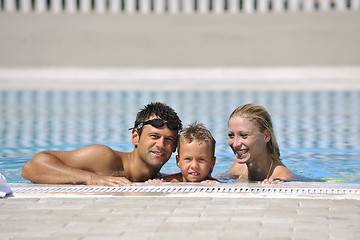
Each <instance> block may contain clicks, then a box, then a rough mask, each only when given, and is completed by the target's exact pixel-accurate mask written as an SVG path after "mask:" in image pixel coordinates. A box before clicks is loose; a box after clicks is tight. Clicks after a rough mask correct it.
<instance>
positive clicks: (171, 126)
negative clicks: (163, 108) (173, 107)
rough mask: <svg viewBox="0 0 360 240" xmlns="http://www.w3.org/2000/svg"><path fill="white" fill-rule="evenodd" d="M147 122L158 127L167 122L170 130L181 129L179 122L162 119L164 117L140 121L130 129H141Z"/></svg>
mask: <svg viewBox="0 0 360 240" xmlns="http://www.w3.org/2000/svg"><path fill="white" fill-rule="evenodd" d="M147 124H150V125H151V126H153V127H156V128H160V127H162V126H164V124H166V125H167V127H168V128H169V129H170V130H176V131H177V130H179V128H180V126H179V124H178V123H177V122H174V121H166V120H162V119H151V120H149V121H146V122H142V123H139V124H138V125H136V126H135V127H132V128H129V130H133V129H137V130H139V129H140V128H142V127H143V126H145V125H147Z"/></svg>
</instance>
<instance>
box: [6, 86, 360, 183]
mask: <svg viewBox="0 0 360 240" xmlns="http://www.w3.org/2000/svg"><path fill="white" fill-rule="evenodd" d="M154 101H161V102H165V103H167V104H168V105H170V106H171V107H173V108H174V109H175V110H176V111H177V112H178V114H179V116H180V118H181V119H182V120H183V123H184V125H185V126H186V125H187V124H190V123H192V122H194V121H199V122H202V123H204V124H205V125H206V126H207V127H208V128H209V130H210V131H211V132H212V134H213V135H214V137H215V139H216V141H217V146H216V156H217V163H216V166H215V169H214V173H213V175H216V174H218V173H222V172H225V171H226V170H228V169H229V167H230V166H231V164H232V162H233V161H234V160H235V159H234V156H233V154H232V152H231V150H230V148H229V147H228V145H227V119H228V116H229V115H230V113H231V112H232V111H233V110H234V109H235V108H236V107H238V106H240V105H242V104H244V103H249V102H252V103H257V104H261V105H263V106H265V107H266V108H267V110H268V111H269V112H270V114H271V115H272V118H273V121H274V126H275V133H276V137H277V140H278V142H279V146H280V149H281V156H282V159H283V162H284V163H285V164H286V165H287V167H288V168H289V169H290V170H291V171H293V172H294V173H295V174H296V175H298V176H299V177H300V178H302V179H304V180H311V181H338V182H356V183H360V92H357V91H353V92H352V91H350V92H342V91H334V92H327V91H319V92H315V91H314V92H311V91H310V92H301V91H299V92H293V91H290V92H287V91H186V92H185V91H184V92H183V91H178V92H176V91H175V92H172V91H169V92H157V91H145V92H144V91H130V92H127V91H0V137H1V138H0V172H1V173H2V174H3V175H5V176H6V178H7V180H8V182H12V183H18V182H28V181H26V180H25V179H23V178H22V177H21V168H22V166H23V165H24V163H25V162H27V161H28V160H29V159H30V158H31V156H33V155H34V154H36V153H37V152H39V151H42V150H55V149H56V150H73V149H77V148H80V147H82V146H85V145H88V144H94V143H96V144H106V145H108V146H110V147H112V148H113V149H115V150H119V151H131V150H132V147H133V146H132V144H131V142H130V131H128V128H129V127H131V126H133V124H134V121H135V116H136V113H137V112H138V111H139V109H140V108H142V107H143V106H144V105H146V104H148V103H149V102H154ZM178 171H179V169H178V167H177V166H176V164H175V158H174V155H173V156H172V158H170V160H169V162H168V163H167V164H166V165H165V166H164V167H163V169H162V172H165V173H173V172H178Z"/></svg>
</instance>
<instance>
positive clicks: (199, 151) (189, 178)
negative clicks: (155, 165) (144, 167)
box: [147, 123, 217, 183]
mask: <svg viewBox="0 0 360 240" xmlns="http://www.w3.org/2000/svg"><path fill="white" fill-rule="evenodd" d="M215 143H216V142H215V139H214V138H213V136H212V135H211V133H210V131H209V130H207V129H206V127H205V126H204V125H203V124H201V123H193V124H191V125H189V126H188V127H187V128H185V129H184V130H182V131H181V133H180V135H179V142H178V155H177V156H176V162H177V165H178V167H179V168H180V170H181V172H180V173H176V174H172V175H168V176H165V177H163V178H162V179H160V180H159V179H158V180H156V179H154V180H148V181H147V183H160V182H217V180H216V179H214V178H212V177H211V172H212V171H213V168H214V165H215V161H216V157H215V156H214V154H215Z"/></svg>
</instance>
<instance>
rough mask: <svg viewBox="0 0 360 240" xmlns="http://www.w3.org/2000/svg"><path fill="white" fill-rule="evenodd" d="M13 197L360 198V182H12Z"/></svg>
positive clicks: (10, 185)
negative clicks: (134, 183) (128, 183)
mask: <svg viewBox="0 0 360 240" xmlns="http://www.w3.org/2000/svg"><path fill="white" fill-rule="evenodd" d="M8 186H9V187H10V188H11V189H12V191H13V194H12V195H11V197H16V198H29V197H30V198H32V197H94V196H96V197H144V196H149V197H222V198H244V197H245V198H264V197H265V198H267V197H270V198H309V199H354V200H360V184H356V183H328V182H285V183H280V184H261V183H218V184H205V183H160V184H149V183H136V186H119V187H107V186H87V185H49V184H32V183H9V184H8Z"/></svg>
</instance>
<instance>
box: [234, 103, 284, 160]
mask: <svg viewBox="0 0 360 240" xmlns="http://www.w3.org/2000/svg"><path fill="white" fill-rule="evenodd" d="M233 117H242V118H246V119H248V120H249V121H250V122H252V123H255V124H256V125H257V126H258V127H259V129H260V132H262V133H263V132H265V131H266V130H268V131H269V132H270V134H271V138H270V141H269V142H268V143H267V144H266V149H267V152H268V153H269V154H270V155H271V156H272V157H273V158H275V159H277V160H280V150H279V145H278V143H277V141H276V137H275V133H274V129H273V125H272V121H271V117H270V114H269V113H268V112H267V111H266V109H265V108H264V107H263V106H260V105H257V104H253V103H248V104H244V105H242V106H240V107H238V108H236V109H235V110H234V111H233V112H232V113H231V114H230V117H229V120H230V119H231V118H233Z"/></svg>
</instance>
